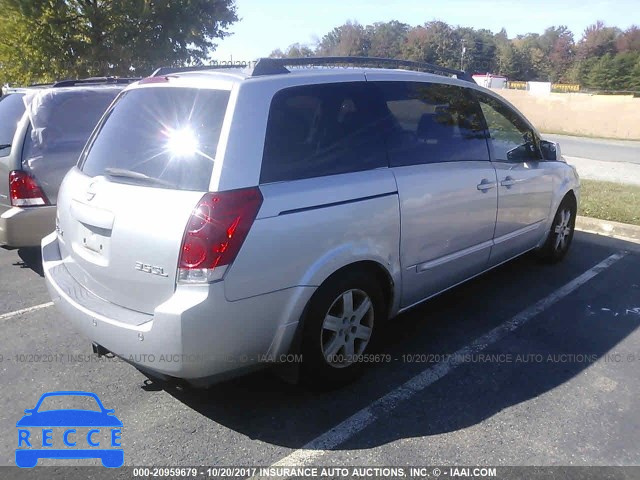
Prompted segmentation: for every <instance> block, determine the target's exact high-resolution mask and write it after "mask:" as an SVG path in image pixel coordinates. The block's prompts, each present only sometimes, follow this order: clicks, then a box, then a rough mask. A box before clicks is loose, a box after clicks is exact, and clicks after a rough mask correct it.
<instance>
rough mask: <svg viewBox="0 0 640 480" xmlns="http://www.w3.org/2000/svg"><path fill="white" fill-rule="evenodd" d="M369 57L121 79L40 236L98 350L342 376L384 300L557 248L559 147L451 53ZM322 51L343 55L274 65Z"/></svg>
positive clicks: (166, 366) (164, 369)
mask: <svg viewBox="0 0 640 480" xmlns="http://www.w3.org/2000/svg"><path fill="white" fill-rule="evenodd" d="M376 61H378V60H377V59H366V58H350V59H344V58H338V59H331V58H329V59H327V58H306V59H261V60H259V61H258V62H257V63H256V64H255V65H254V66H253V67H252V68H250V69H248V70H235V71H234V70H215V69H209V70H206V69H204V68H203V67H194V68H191V69H187V70H182V71H180V70H179V69H165V70H162V69H161V70H160V71H158V72H156V74H155V75H154V76H152V77H150V78H147V79H143V80H141V81H140V82H139V83H137V84H135V85H132V86H130V87H128V88H127V89H126V90H125V91H124V92H123V93H122V95H121V96H120V97H119V98H118V100H117V101H116V102H114V104H113V105H112V106H111V107H110V109H109V111H108V112H107V113H106V115H105V116H104V117H103V119H102V120H101V122H100V124H99V126H98V127H97V129H96V130H95V132H94V134H93V135H92V137H91V139H90V140H89V141H88V142H87V146H86V148H85V149H84V151H83V153H82V154H81V157H80V161H79V162H78V165H77V166H76V167H74V168H72V169H71V170H70V172H69V173H68V174H67V176H66V177H65V179H64V182H63V184H62V186H61V188H60V194H59V196H58V223H57V229H56V231H55V232H54V233H52V234H51V235H48V236H47V237H46V238H45V239H44V240H43V244H42V257H43V266H44V273H45V277H46V281H47V286H48V288H49V291H50V293H51V296H52V298H53V299H54V300H55V302H56V304H57V306H58V307H59V308H60V309H61V310H62V311H63V312H64V314H66V316H67V317H69V318H70V319H71V321H72V322H73V324H74V325H75V326H76V328H77V329H78V330H79V331H81V332H83V333H84V334H85V335H86V336H87V337H89V338H90V339H91V340H92V342H93V343H94V348H95V351H96V352H98V353H100V352H104V351H111V352H113V353H115V354H116V355H120V356H121V357H123V358H125V359H127V360H129V361H131V362H133V363H135V364H136V365H137V366H138V367H139V368H140V369H141V370H143V371H145V372H148V374H149V375H151V376H154V375H155V376H161V377H162V376H164V377H179V378H182V379H187V380H188V381H189V382H191V383H193V384H196V385H202V384H206V383H210V382H212V381H216V380H220V379H223V378H227V377H229V376H232V375H239V374H241V373H244V372H247V371H249V370H251V369H255V368H260V367H264V366H268V365H272V364H273V363H274V362H291V361H293V362H295V363H296V365H297V366H299V370H300V374H301V377H302V378H303V379H305V380H306V381H307V382H309V383H311V384H313V385H317V386H322V387H324V386H335V385H340V384H343V383H344V382H347V381H350V380H352V379H353V378H354V377H355V376H356V375H358V374H359V372H360V371H361V370H362V368H363V367H364V366H365V365H366V364H367V363H371V361H372V360H371V358H372V357H370V356H368V354H369V353H370V352H371V348H372V344H373V343H374V339H375V336H376V335H377V332H378V331H379V330H380V326H381V325H382V324H383V323H385V322H387V321H389V322H390V324H389V327H392V326H393V325H394V324H393V320H392V319H393V317H395V316H397V315H398V314H399V313H401V312H403V311H405V310H407V309H409V308H411V307H412V306H414V305H417V304H419V303H420V302H423V301H425V300H427V299H429V298H431V297H433V296H434V295H437V294H439V293H440V292H443V291H445V290H447V289H449V288H452V287H454V286H456V285H458V284H460V283H462V282H464V281H466V280H468V279H470V278H473V277H476V276H477V275H480V274H482V273H483V272H486V271H488V270H490V269H492V268H494V267H497V266H498V265H501V264H502V263H504V262H506V261H508V260H510V259H512V258H515V257H517V256H519V255H522V254H524V253H526V252H529V251H535V252H537V254H538V255H539V256H540V257H541V258H543V259H545V260H546V261H550V262H557V261H559V260H561V259H562V258H563V257H564V256H565V255H566V253H567V252H568V250H569V247H570V245H571V241H572V237H573V231H574V223H575V219H576V211H577V206H578V202H579V197H580V183H579V179H578V176H577V173H576V171H575V169H574V168H572V167H571V166H569V165H568V164H567V163H566V162H565V161H564V160H563V158H562V155H561V153H560V149H559V146H558V145H557V144H554V143H551V142H546V141H544V140H542V139H541V138H540V135H539V134H538V132H537V131H536V129H535V128H534V127H533V125H532V124H531V123H530V122H529V121H528V120H527V119H526V118H525V117H524V116H523V115H522V114H521V113H520V112H518V111H517V110H516V109H515V108H514V107H513V106H512V105H511V104H509V103H508V102H506V101H505V100H504V99H502V98H501V97H500V96H498V95H496V94H495V93H494V92H492V91H490V90H487V89H484V88H482V87H480V86H478V85H477V84H475V83H474V82H473V81H472V80H471V78H470V77H469V76H468V75H466V74H465V73H464V72H460V71H452V70H450V69H446V68H442V67H437V66H433V65H431V66H430V65H424V64H416V63H412V62H406V61H396V60H381V61H380V63H381V64H382V65H385V66H386V65H392V66H393V65H396V66H397V67H398V68H397V69H385V68H358V65H359V64H362V63H363V62H369V63H375V62H376ZM331 62H333V64H334V65H335V66H337V67H340V66H341V65H344V64H345V63H353V64H354V66H355V68H295V69H291V70H289V69H288V68H286V67H287V66H291V65H293V66H300V65H311V66H322V65H329V64H331ZM414 67H415V68H422V69H425V70H428V69H431V71H435V72H439V73H442V74H440V75H434V74H432V73H424V71H422V72H421V71H407V70H406V69H407V68H409V69H411V68H414ZM198 69H200V71H198ZM189 70H190V71H189ZM453 77H455V78H453ZM494 300H495V301H497V300H498V299H487V301H494ZM398 328H402V326H400V327H398ZM299 353H300V354H301V355H300V356H298V354H299ZM290 355H293V356H290ZM168 359H169V360H168Z"/></svg>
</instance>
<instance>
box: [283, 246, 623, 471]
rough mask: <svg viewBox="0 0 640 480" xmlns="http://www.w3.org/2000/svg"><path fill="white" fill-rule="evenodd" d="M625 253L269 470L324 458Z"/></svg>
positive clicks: (607, 261)
mask: <svg viewBox="0 0 640 480" xmlns="http://www.w3.org/2000/svg"><path fill="white" fill-rule="evenodd" d="M626 254H627V253H626V252H620V253H615V254H613V255H611V256H610V257H608V258H607V259H605V260H604V261H602V262H600V263H599V264H598V265H596V266H595V267H593V268H591V269H589V270H587V271H586V272H584V273H583V274H582V275H580V276H579V277H577V278H575V279H573V280H572V281H570V282H569V283H567V284H566V285H564V286H563V287H561V288H559V289H558V290H556V291H555V292H553V293H552V294H551V295H549V296H548V297H546V298H543V299H542V300H540V301H539V302H538V303H536V304H535V305H532V306H531V307H529V308H527V309H525V310H523V311H521V312H520V313H518V314H517V315H516V316H515V317H513V318H512V319H510V320H508V321H506V322H505V323H503V324H501V325H499V326H497V327H496V328H494V329H493V330H491V331H490V332H488V333H486V334H485V335H483V336H481V337H480V338H477V339H476V340H474V341H473V342H472V343H470V344H469V345H467V346H465V347H463V348H461V349H460V350H458V351H457V352H455V353H454V354H453V355H452V356H451V360H449V361H448V362H443V363H438V364H436V365H434V366H432V367H429V368H426V369H425V370H423V371H422V372H420V373H419V374H417V375H416V376H415V377H413V378H411V379H410V380H408V381H407V382H406V383H404V384H403V385H401V386H399V387H398V388H396V389H395V390H392V391H391V392H389V393H387V394H386V395H385V396H383V397H381V398H379V399H378V400H376V401H374V402H373V403H371V404H369V405H368V406H367V407H365V408H363V409H362V410H360V411H359V412H356V413H355V414H353V415H352V416H350V417H349V418H347V419H346V420H344V421H343V422H342V423H340V424H338V425H336V426H335V427H333V428H332V429H331V430H329V431H327V432H325V433H323V434H322V435H320V436H319V437H317V438H315V439H314V440H312V441H310V442H309V443H307V444H306V445H305V446H303V447H302V448H301V449H299V450H295V451H294V452H292V453H291V454H289V455H287V456H286V457H284V458H283V459H282V460H280V461H278V462H276V463H274V464H273V465H272V466H273V467H293V466H296V467H297V466H306V465H310V464H311V462H313V460H315V459H316V458H318V457H320V456H322V455H324V454H325V453H327V451H329V450H331V449H334V448H336V447H337V446H339V445H341V444H342V443H344V442H345V441H347V440H349V439H350V438H351V437H353V436H354V435H356V434H357V433H359V432H361V431H363V430H364V429H365V428H366V427H368V426H369V425H371V424H372V423H373V422H374V421H375V420H376V419H378V418H379V417H380V416H381V415H385V414H388V413H389V412H390V411H391V410H393V409H394V408H396V407H397V406H398V405H399V404H400V403H401V402H404V401H406V400H408V399H409V398H411V397H412V396H413V395H415V394H416V393H419V392H421V391H422V390H424V389H425V388H427V387H428V386H430V385H432V384H433V383H435V382H436V381H438V380H439V379H441V378H442V377H444V376H445V375H447V374H448V373H450V372H451V371H452V370H453V369H455V368H456V367H457V366H458V365H460V364H461V363H463V361H464V357H465V356H469V355H472V354H475V353H478V352H481V351H483V350H484V349H486V348H487V347H488V346H489V345H491V344H493V343H496V342H497V341H499V340H501V339H502V338H504V337H505V336H506V335H508V334H509V333H511V332H513V331H515V330H516V329H518V328H520V327H521V326H523V325H524V324H526V323H527V322H528V321H529V320H531V319H532V318H534V317H535V316H537V315H538V314H540V313H542V312H543V311H544V310H546V309H547V308H549V307H550V306H552V305H553V304H555V303H556V302H558V301H559V300H561V299H562V298H564V297H566V296H567V295H569V294H570V293H571V292H573V291H574V290H576V289H577V288H578V287H580V286H581V285H583V284H585V283H586V282H588V281H589V280H591V279H592V278H593V277H595V276H596V275H598V274H599V273H600V272H602V271H604V270H606V269H607V268H609V267H610V266H611V265H613V264H614V263H616V262H617V261H618V260H620V259H621V258H623V257H624V256H625V255H626Z"/></svg>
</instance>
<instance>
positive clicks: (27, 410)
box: [24, 408, 33, 415]
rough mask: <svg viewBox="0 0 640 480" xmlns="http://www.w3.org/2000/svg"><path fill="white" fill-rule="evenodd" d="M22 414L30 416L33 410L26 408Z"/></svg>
mask: <svg viewBox="0 0 640 480" xmlns="http://www.w3.org/2000/svg"><path fill="white" fill-rule="evenodd" d="M24 413H26V414H27V415H30V414H32V413H33V409H32V408H27V409H26V410H25V411H24Z"/></svg>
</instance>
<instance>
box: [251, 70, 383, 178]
mask: <svg viewBox="0 0 640 480" xmlns="http://www.w3.org/2000/svg"><path fill="white" fill-rule="evenodd" d="M387 120H388V118H387V117H386V112H385V110H384V104H383V102H382V101H381V99H380V98H379V96H377V95H375V89H374V87H373V86H372V85H370V84H367V83H366V82H346V83H332V84H321V85H307V86H299V87H292V88H287V89H284V90H281V91H280V92H278V93H277V94H276V95H275V96H274V98H273V100H272V102H271V109H270V111H269V120H268V124H267V131H266V139H265V145H264V156H263V160H262V171H261V174H260V182H261V183H269V182H277V181H284V180H298V179H303V178H312V177H322V176H326V175H336V174H340V173H349V172H357V171H362V170H370V169H374V168H380V167H387V166H388V162H387V157H386V152H385V145H384V138H383V135H381V132H383V130H384V123H385V122H386V121H387Z"/></svg>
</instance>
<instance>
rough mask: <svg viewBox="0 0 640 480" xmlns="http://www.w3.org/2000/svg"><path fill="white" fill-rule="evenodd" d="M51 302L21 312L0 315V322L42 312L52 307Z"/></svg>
mask: <svg viewBox="0 0 640 480" xmlns="http://www.w3.org/2000/svg"><path fill="white" fill-rule="evenodd" d="M52 306H53V302H47V303H41V304H40V305H35V306H33V307H28V308H23V309H22V310H16V311H15V312H9V313H3V314H2V315H0V322H2V321H4V320H9V319H10V318H13V317H17V316H18V315H24V314H25V313H31V312H35V311H37V310H42V309H43V308H47V307H52Z"/></svg>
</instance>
